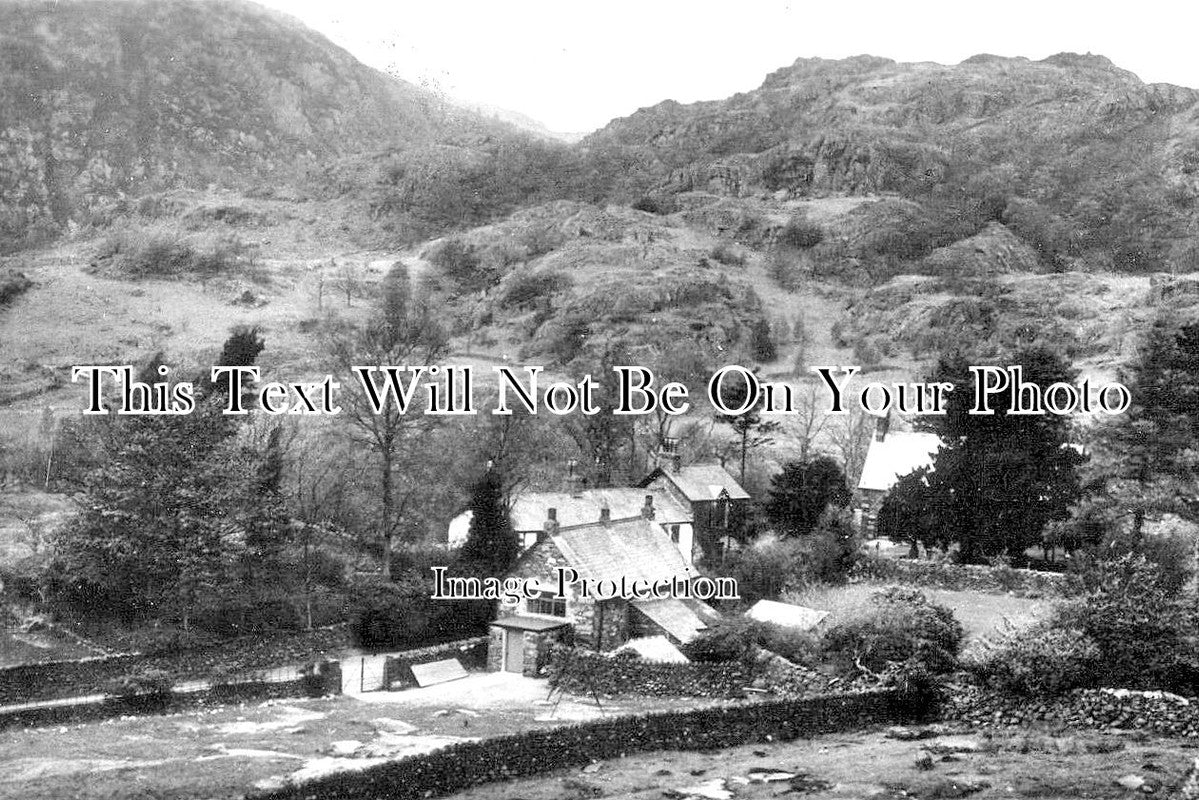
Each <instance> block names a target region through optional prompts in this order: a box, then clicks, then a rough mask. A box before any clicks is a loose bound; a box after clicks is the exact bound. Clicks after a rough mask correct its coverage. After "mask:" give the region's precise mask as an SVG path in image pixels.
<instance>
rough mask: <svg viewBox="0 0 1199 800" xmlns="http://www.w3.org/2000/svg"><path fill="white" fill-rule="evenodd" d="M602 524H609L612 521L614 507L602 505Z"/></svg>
mask: <svg viewBox="0 0 1199 800" xmlns="http://www.w3.org/2000/svg"><path fill="white" fill-rule="evenodd" d="M599 522H600V525H607V524H609V523H610V522H612V509H610V508H608V507H607V506H606V505H605V506H600V518H599Z"/></svg>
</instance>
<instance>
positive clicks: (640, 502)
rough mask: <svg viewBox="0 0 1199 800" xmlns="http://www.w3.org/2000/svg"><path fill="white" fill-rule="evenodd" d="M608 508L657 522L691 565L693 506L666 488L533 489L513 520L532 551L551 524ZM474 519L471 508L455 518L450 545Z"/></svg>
mask: <svg viewBox="0 0 1199 800" xmlns="http://www.w3.org/2000/svg"><path fill="white" fill-rule="evenodd" d="M605 508H606V509H608V515H609V519H610V520H611V521H612V522H627V521H631V520H638V519H650V520H652V521H653V523H654V524H655V525H657V526H658V527H659V528H660V529H661V531H662V532H663V533H664V534H665V535H666V536H667V537H669V538H670V540H671V541H673V542H674V543H675V545H676V546H677V547H678V548H679V552H680V553H681V554H682V555H683V558H684V560H685V561H686V562H687V563H688V564H691V563H692V553H693V550H694V534H693V527H692V511H691V507H690V506H689V505H688V504H687V503H684V502H680V501H679V500H677V499H676V497H675V496H674V495H673V494H671V493H669V492H667V491H659V490H648V491H647V490H645V489H639V488H609V489H586V490H583V489H576V490H575V491H566V492H528V493H525V494H522V495H519V496H517V497H516V499H515V500H513V502H512V508H511V509H510V510H509V518H510V519H511V521H512V530H513V531H515V532H516V535H517V538H518V539H519V541H520V544H521V547H522V548H523V549H526V550H527V549H528V548H530V547H532V546H533V545H534V544H536V543H537V541H538V540H539V539H540V538H541V537H542V535H543V534H544V531H545V526H546V523H547V522H550V521H553V522H556V523H557V528H558V529H559V530H567V529H570V528H576V527H579V526H584V525H592V524H594V523H595V521H596V520H598V519H599V518H600V513H601V511H602V510H603V509H605ZM470 520H471V512H470V511H469V510H467V511H463V512H462V513H460V514H458V516H456V517H454V519H453V520H452V521H451V522H450V526H449V531H448V536H447V541H448V544H449V546H450V547H451V548H453V547H461V546H462V545H463V544H465V543H466V536H467V533H468V532H469V531H470Z"/></svg>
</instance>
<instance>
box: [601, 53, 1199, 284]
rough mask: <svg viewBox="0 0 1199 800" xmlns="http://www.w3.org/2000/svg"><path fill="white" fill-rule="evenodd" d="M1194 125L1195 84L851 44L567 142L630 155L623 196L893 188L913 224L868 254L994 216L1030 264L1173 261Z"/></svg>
mask: <svg viewBox="0 0 1199 800" xmlns="http://www.w3.org/2000/svg"><path fill="white" fill-rule="evenodd" d="M1197 119H1199V93H1197V92H1196V91H1195V90H1192V89H1184V88H1180V87H1177V86H1170V85H1163V84H1152V85H1147V84H1144V83H1142V82H1141V81H1140V80H1139V79H1137V77H1136V76H1135V75H1133V74H1132V73H1129V72H1126V71H1124V70H1121V69H1118V68H1116V67H1115V66H1114V65H1112V64H1111V62H1109V61H1108V60H1107V59H1104V58H1102V57H1099V56H1090V55H1088V56H1078V55H1073V54H1060V55H1057V56H1053V57H1051V58H1048V59H1045V60H1043V61H1037V62H1033V61H1029V60H1027V59H1022V58H999V57H994V56H976V57H974V58H971V59H968V60H967V61H964V62H963V63H961V64H957V65H954V66H944V65H939V64H931V63H920V64H901V63H896V62H894V61H890V60H888V59H883V58H874V57H869V56H860V57H857V58H850V59H845V60H842V61H826V60H822V59H800V60H798V61H796V62H795V63H794V64H793V65H791V66H790V67H787V68H784V69H780V70H778V71H776V72H774V73H773V74H771V75H769V76H768V77H767V78H766V80H765V81H764V82H763V84H762V85H761V86H760V87H759V88H758V89H756V90H754V91H750V92H745V93H742V94H738V95H735V96H733V97H731V98H728V99H726V100H721V101H715V102H704V103H696V104H692V105H680V104H678V103H675V102H670V101H668V102H664V103H661V104H659V105H656V106H654V107H652V108H646V109H642V110H640V111H638V112H637V113H635V114H633V115H631V116H629V117H625V118H623V119H618V120H614V121H613V122H612V123H610V124H609V125H608V126H607V127H606V128H604V129H603V130H601V131H598V132H597V133H595V134H593V135H592V136H590V137H588V138H587V139H585V140H584V142H583V144H584V145H585V146H586V147H587V148H589V150H590V151H591V152H592V153H593V154H594V157H596V158H599V159H605V158H607V159H611V158H616V157H619V158H621V159H623V160H624V161H625V162H626V164H630V163H631V164H632V165H635V168H627V167H626V168H625V169H624V170H622V171H621V173H620V176H619V177H616V178H614V186H613V191H614V192H615V193H617V194H620V193H623V194H624V195H626V196H628V197H636V196H637V195H639V194H642V193H646V192H658V193H663V194H670V193H674V192H678V191H690V190H700V191H705V192H713V193H716V194H720V195H724V196H733V197H744V196H757V195H764V194H773V195H775V196H778V197H785V198H796V197H824V196H844V195H851V196H871V195H879V194H893V195H899V196H902V197H904V198H907V199H908V200H909V201H911V202H913V203H916V204H917V206H918V208H919V210H920V218H919V219H913V220H912V221H910V222H909V223H908V224H907V225H905V226H904V227H903V228H901V229H900V230H899V232H900V233H901V234H902V235H903V238H904V240H905V241H904V242H903V243H902V245H903V246H902V247H898V248H895V249H894V250H893V251H891V252H889V253H886V254H887V255H892V256H894V257H896V258H899V259H900V260H918V259H919V258H922V257H923V256H925V255H927V254H928V253H929V252H931V251H932V250H933V249H935V248H936V247H939V246H944V245H947V244H952V243H953V242H954V241H957V240H959V239H962V238H966V237H968V236H972V235H974V234H976V233H978V232H979V231H980V230H981V229H982V228H983V227H985V226H986V225H987V224H988V223H989V222H1002V223H1004V224H1005V225H1007V226H1009V227H1010V228H1012V229H1013V231H1014V232H1015V233H1016V234H1017V235H1018V236H1020V238H1022V239H1023V240H1024V241H1025V242H1027V243H1028V244H1029V245H1030V246H1032V247H1033V248H1034V249H1035V250H1036V251H1037V252H1038V254H1039V256H1040V258H1041V260H1042V261H1043V262H1044V264H1045V265H1046V267H1048V268H1052V269H1059V270H1061V269H1072V268H1085V269H1096V268H1100V269H1116V270H1122V271H1152V270H1156V269H1163V268H1165V267H1166V266H1172V267H1174V268H1177V269H1183V270H1191V269H1194V268H1196V266H1199V261H1196V254H1195V250H1194V245H1193V236H1194V234H1195V233H1196V230H1197V228H1196V220H1197V212H1196V205H1195V199H1196V197H1197V195H1199V175H1197V174H1196V166H1197V165H1199V123H1197V122H1196V120H1197Z"/></svg>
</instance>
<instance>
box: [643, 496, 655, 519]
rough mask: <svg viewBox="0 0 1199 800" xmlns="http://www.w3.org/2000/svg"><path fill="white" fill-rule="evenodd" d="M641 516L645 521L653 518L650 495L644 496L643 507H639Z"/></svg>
mask: <svg viewBox="0 0 1199 800" xmlns="http://www.w3.org/2000/svg"><path fill="white" fill-rule="evenodd" d="M641 516H643V517H645V518H646V519H653V518H654V496H653V495H652V494H647V495H646V496H645V505H643V506H642V507H641Z"/></svg>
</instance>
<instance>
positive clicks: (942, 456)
mask: <svg viewBox="0 0 1199 800" xmlns="http://www.w3.org/2000/svg"><path fill="white" fill-rule="evenodd" d="M969 363H970V362H969V361H968V360H967V359H966V358H965V357H964V356H962V355H960V354H956V355H952V356H948V357H943V358H942V359H941V360H940V362H939V363H938V365H937V369H936V373H935V374H934V376H933V377H932V380H935V381H946V382H949V383H952V384H953V386H954V390H953V391H952V392H951V393H950V394H949V397H948V401H947V404H946V413H945V415H944V416H928V417H924V418H923V419H922V420H921V422H922V424H923V426H924V427H925V428H926V429H928V430H931V431H933V432H935V433H937V434H938V435H939V436H940V437H941V442H942V444H941V448H940V450H938V452H937V454H936V457H935V459H934V463H933V471H932V473H931V474H930V475H929V476H928V480H929V485H928V490H929V491H928V494H927V502H928V504H929V508H928V513H929V515H930V517H931V519H930V522H931V527H932V529H934V530H939V531H942V532H943V535H944V537H945V540H946V541H948V542H956V543H957V544H958V545H959V546H960V553H961V558H962V560H963V561H965V562H966V563H977V562H980V561H982V560H984V559H986V558H989V557H994V556H999V555H1007V556H1009V557H1011V558H1013V559H1015V560H1017V561H1021V560H1023V559H1024V551H1025V550H1026V549H1027V548H1029V547H1031V546H1032V545H1035V544H1039V543H1040V541H1041V531H1042V529H1043V528H1044V527H1045V525H1046V523H1048V522H1049V521H1050V520H1054V519H1062V518H1064V517H1065V516H1066V515H1067V513H1068V509H1069V507H1070V505H1071V504H1072V503H1073V502H1074V501H1075V500H1076V499H1077V498H1078V497H1079V495H1080V493H1081V490H1080V485H1079V478H1078V473H1077V467H1078V465H1079V464H1080V463H1081V462H1082V461H1083V460H1084V459H1083V456H1082V455H1081V454H1079V453H1078V452H1077V451H1076V450H1075V449H1074V448H1072V447H1071V446H1070V444H1069V437H1070V424H1071V423H1070V420H1069V417H1067V416H1062V415H1056V414H1049V413H1046V414H1023V415H1009V414H1008V413H1007V411H1008V410H1009V409H1010V408H1011V407H1012V403H1011V400H1012V396H1013V394H1014V392H1013V393H1010V394H1004V395H1002V396H1001V397H995V398H992V402H991V408H992V409H994V411H995V413H994V414H971V413H969V410H970V409H971V408H972V407H973V405H974V383H975V378H974V375H973V374H971V373H970V372H969V369H968V367H969ZM1005 363H1010V364H1020V365H1022V367H1023V379H1024V380H1025V381H1026V382H1031V383H1035V384H1038V385H1040V386H1042V387H1048V386H1049V385H1050V384H1053V383H1055V382H1058V381H1066V382H1068V381H1071V380H1072V379H1073V378H1074V371H1073V370H1072V369H1071V368H1070V366H1069V364H1068V363H1067V362H1066V361H1065V360H1064V359H1063V358H1062V357H1061V356H1059V355H1058V354H1056V353H1054V352H1053V351H1051V350H1048V349H1046V348H1044V347H1030V348H1026V349H1024V350H1022V351H1018V352H1017V353H1015V354H1014V355H1013V356H1012V357H1011V359H1009V360H1006V361H1005Z"/></svg>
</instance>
